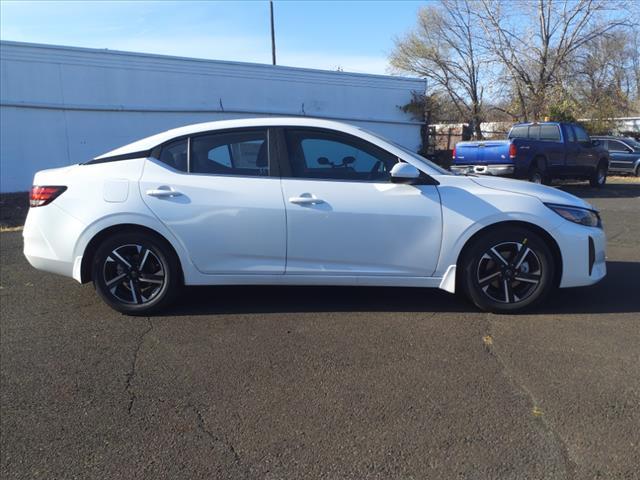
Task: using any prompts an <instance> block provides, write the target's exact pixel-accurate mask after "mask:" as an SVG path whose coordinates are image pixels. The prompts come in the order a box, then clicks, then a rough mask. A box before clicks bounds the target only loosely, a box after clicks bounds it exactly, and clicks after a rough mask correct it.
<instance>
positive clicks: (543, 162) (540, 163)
mask: <svg viewBox="0 0 640 480" xmlns="http://www.w3.org/2000/svg"><path fill="white" fill-rule="evenodd" d="M547 164H548V162H547V157H546V156H545V155H544V154H543V153H540V152H535V153H534V154H533V157H531V162H529V170H531V169H532V168H533V167H534V166H536V167H538V168H539V169H540V170H542V171H543V172H546V171H547Z"/></svg>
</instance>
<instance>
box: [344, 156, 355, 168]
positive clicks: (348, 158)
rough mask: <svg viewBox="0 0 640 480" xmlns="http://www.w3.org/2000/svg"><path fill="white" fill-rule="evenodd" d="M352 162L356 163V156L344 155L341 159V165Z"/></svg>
mask: <svg viewBox="0 0 640 480" xmlns="http://www.w3.org/2000/svg"><path fill="white" fill-rule="evenodd" d="M352 163H356V157H344V158H343V159H342V165H345V166H346V165H351V164H352Z"/></svg>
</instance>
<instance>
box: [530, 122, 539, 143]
mask: <svg viewBox="0 0 640 480" xmlns="http://www.w3.org/2000/svg"><path fill="white" fill-rule="evenodd" d="M529 138H530V139H532V140H538V139H539V138H540V125H531V126H530V127H529Z"/></svg>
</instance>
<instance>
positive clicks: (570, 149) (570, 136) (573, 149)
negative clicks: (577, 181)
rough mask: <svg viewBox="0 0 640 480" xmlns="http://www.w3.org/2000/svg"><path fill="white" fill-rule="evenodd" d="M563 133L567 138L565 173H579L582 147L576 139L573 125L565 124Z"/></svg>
mask: <svg viewBox="0 0 640 480" xmlns="http://www.w3.org/2000/svg"><path fill="white" fill-rule="evenodd" d="M562 128H563V133H564V138H565V168H564V169H563V171H562V174H563V175H577V174H578V173H579V167H578V164H579V159H580V154H581V151H582V150H581V148H580V145H579V144H578V141H577V140H576V134H575V132H574V131H573V127H572V126H571V125H566V124H565V125H563V127H562Z"/></svg>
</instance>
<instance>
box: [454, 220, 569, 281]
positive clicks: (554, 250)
mask: <svg viewBox="0 0 640 480" xmlns="http://www.w3.org/2000/svg"><path fill="white" fill-rule="evenodd" d="M510 226H511V227H521V228H526V229H529V230H531V231H533V232H535V233H536V234H538V235H540V237H542V238H543V239H544V241H545V243H546V244H547V245H548V246H549V249H550V250H551V254H552V255H553V259H554V261H555V262H556V266H557V268H556V269H555V274H554V278H553V285H554V287H558V286H559V285H560V280H561V279H562V272H563V264H562V253H561V251H560V246H559V245H558V242H556V240H555V239H554V238H553V236H552V235H551V234H550V233H549V232H547V231H546V230H545V229H544V228H542V227H540V226H539V225H535V224H533V223H530V222H526V221H522V220H507V221H504V222H497V223H492V224H491V225H487V226H485V227H483V228H481V229H480V230H478V231H477V232H475V233H474V234H473V235H471V237H469V238H468V239H467V241H466V242H465V243H464V245H463V246H462V249H461V250H460V253H459V254H458V258H457V259H456V290H458V291H459V287H460V285H461V280H462V277H461V276H462V263H463V261H464V258H465V255H466V253H467V251H468V250H469V248H470V247H471V245H473V243H474V242H475V241H476V240H477V239H478V238H479V237H481V236H482V235H485V234H486V233H488V232H490V231H492V230H495V229H497V228H502V227H510Z"/></svg>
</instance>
